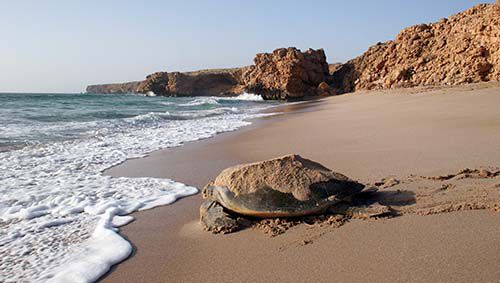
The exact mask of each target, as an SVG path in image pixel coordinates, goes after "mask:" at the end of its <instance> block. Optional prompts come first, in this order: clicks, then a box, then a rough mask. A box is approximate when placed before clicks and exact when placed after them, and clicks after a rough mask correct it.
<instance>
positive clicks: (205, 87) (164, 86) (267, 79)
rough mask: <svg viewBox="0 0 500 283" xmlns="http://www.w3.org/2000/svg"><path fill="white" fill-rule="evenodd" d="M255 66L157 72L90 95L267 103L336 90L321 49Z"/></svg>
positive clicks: (259, 59) (261, 59)
mask: <svg viewBox="0 0 500 283" xmlns="http://www.w3.org/2000/svg"><path fill="white" fill-rule="evenodd" d="M254 62H255V65H252V66H249V67H243V68H234V69H218V70H202V71H196V72H187V73H180V72H171V73H167V72H157V73H153V74H151V75H149V76H147V78H146V79H145V80H144V81H140V82H132V83H124V84H107V85H93V86H89V87H87V92H89V93H130V92H135V93H147V92H150V91H152V92H154V93H155V94H157V95H163V96H195V95H196V96H235V95H239V94H242V93H243V92H245V91H247V92H251V93H255V94H259V95H262V97H263V98H264V99H300V98H304V97H309V96H314V95H330V94H333V90H332V89H331V88H330V87H329V85H328V84H327V83H326V82H327V81H328V79H329V76H330V74H329V70H328V64H327V62H326V56H325V53H324V51H323V50H322V49H319V50H312V49H309V50H307V51H306V52H301V51H300V50H298V49H296V48H293V47H290V48H280V49H276V50H275V51H273V52H272V53H262V54H257V55H256V57H255V59H254Z"/></svg>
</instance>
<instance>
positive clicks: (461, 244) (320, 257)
mask: <svg viewBox="0 0 500 283" xmlns="http://www.w3.org/2000/svg"><path fill="white" fill-rule="evenodd" d="M288 108H290V109H282V110H285V114H283V115H280V116H277V117H273V118H267V119H261V120H258V121H256V123H254V125H253V126H250V127H247V128H244V129H241V130H239V131H237V132H236V133H228V134H222V135H219V136H217V137H215V138H212V139H209V140H205V141H201V142H194V143H190V144H187V145H185V146H183V147H180V148H175V149H168V150H163V151H159V152H155V153H154V154H152V155H151V156H149V157H147V158H142V159H135V160H129V161H127V162H125V163H124V164H122V165H120V166H117V167H115V168H112V169H111V170H109V171H108V172H107V173H108V174H110V175H113V176H132V177H133V176H137V177H138V176H152V177H164V178H172V179H174V180H177V181H180V182H184V183H187V184H190V185H194V186H197V187H202V186H203V185H204V184H205V183H206V182H208V181H209V180H210V179H211V178H214V177H215V176H216V175H217V174H218V173H219V172H220V170H222V169H223V168H225V167H227V166H230V165H234V164H239V163H245V162H250V161H258V160H262V159H267V158H272V157H276V156H280V155H284V154H288V153H299V154H301V155H302V156H304V157H306V158H310V159H313V160H315V161H318V162H320V163H322V164H324V165H325V166H327V167H329V168H331V169H333V170H335V171H338V172H341V173H343V174H345V175H347V176H349V177H352V178H354V179H358V180H359V181H361V182H364V183H375V182H377V181H380V180H381V179H382V178H395V179H397V180H400V183H399V184H391V185H388V186H387V188H384V189H383V191H384V190H385V191H387V192H395V191H398V190H399V191H406V190H408V191H410V192H412V197H413V199H414V201H413V202H408V203H405V205H404V206H402V207H401V211H402V212H403V213H404V215H403V216H400V217H395V218H392V219H379V220H353V221H350V222H349V223H347V224H345V225H343V226H342V227H340V228H334V227H332V226H330V225H314V226H308V225H305V224H304V225H298V226H295V227H293V228H291V229H290V230H288V231H287V232H286V233H285V234H282V235H279V236H277V237H274V238H270V237H268V236H266V235H264V234H263V233H262V231H259V230H257V229H247V230H244V231H241V232H238V233H234V234H229V235H212V234H209V233H207V232H203V231H201V228H200V226H199V224H198V223H197V218H198V207H199V204H200V202H201V199H200V196H194V197H190V198H186V199H182V200H180V201H178V202H177V203H175V204H173V205H170V206H166V207H161V208H157V209H153V210H150V211H144V212H140V213H136V214H135V217H136V221H135V222H133V223H132V224H129V225H128V226H125V227H123V228H122V234H123V235H125V236H126V237H128V238H129V239H130V241H131V242H132V243H133V244H134V245H135V246H136V252H135V254H134V255H133V256H132V257H131V258H130V259H128V260H127V261H125V262H123V263H122V264H120V265H118V266H117V267H116V268H114V269H113V271H112V272H111V273H110V274H108V276H106V277H105V278H104V279H103V281H105V282H181V281H182V282H186V281H187V282H193V281H196V282H198V281H205V282H215V281H219V282H262V281H266V282H267V281H278V280H279V281H288V282H303V281H318V282H323V281H325V282H326V281H329V282H331V281H335V282H387V281H396V282H429V281H439V282H471V281H472V282H499V280H500V268H499V267H500V244H499V243H500V213H498V212H497V211H495V210H498V208H499V207H500V196H499V194H500V192H499V191H500V177H499V176H496V177H495V176H491V177H488V178H475V177H478V176H477V174H476V175H474V174H472V176H467V174H462V175H460V176H458V177H455V178H451V177H450V179H446V178H445V179H443V180H428V179H425V178H421V177H419V176H438V175H446V174H451V173H457V172H458V171H460V170H462V169H464V168H473V169H475V168H478V169H479V168H486V169H488V170H490V171H491V172H496V170H498V166H499V165H500V110H499V109H500V86H499V85H498V84H481V85H470V86H465V87H455V88H449V89H448V88H441V89H432V90H428V89H412V90H397V91H374V92H369V93H356V94H349V95H344V96H337V97H331V98H327V99H323V100H322V101H314V102H308V103H305V104H304V105H302V106H300V107H297V105H294V106H290V107H288ZM288 110H291V111H288ZM471 177H473V178H471ZM392 185H394V186H392ZM469 208H476V209H477V208H486V209H481V210H473V211H469V210H468V209H469ZM458 210H467V211H458ZM445 211H458V212H452V213H442V212H445ZM417 213H418V214H417ZM433 213H437V214H435V215H426V214H433ZM422 215H425V216H422Z"/></svg>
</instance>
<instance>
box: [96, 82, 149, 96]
mask: <svg viewBox="0 0 500 283" xmlns="http://www.w3.org/2000/svg"><path fill="white" fill-rule="evenodd" d="M141 83H142V81H136V82H128V83H116V84H100V85H89V86H87V90H86V91H87V93H104V94H115V93H116V94H119V93H136V92H137V88H138V87H139V85H140V84H141Z"/></svg>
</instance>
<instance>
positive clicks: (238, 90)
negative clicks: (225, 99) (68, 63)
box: [87, 68, 245, 96]
mask: <svg viewBox="0 0 500 283" xmlns="http://www.w3.org/2000/svg"><path fill="white" fill-rule="evenodd" d="M243 70H245V68H235V69H216V70H201V71H196V72H186V73H180V72H171V73H167V72H156V73H153V74H151V75H148V76H147V77H146V79H145V80H144V81H139V82H131V83H122V84H104V85H92V86H88V87H87V92H88V93H147V92H150V91H152V92H154V93H155V94H156V95H162V96H195V95H196V96H236V95H239V94H242V93H243V91H244V88H243V85H241V74H242V72H243Z"/></svg>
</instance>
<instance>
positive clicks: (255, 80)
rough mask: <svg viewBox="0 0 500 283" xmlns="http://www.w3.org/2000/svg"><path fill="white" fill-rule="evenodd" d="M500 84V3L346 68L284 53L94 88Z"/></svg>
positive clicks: (319, 57) (269, 92)
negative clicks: (245, 64)
mask: <svg viewBox="0 0 500 283" xmlns="http://www.w3.org/2000/svg"><path fill="white" fill-rule="evenodd" d="M499 1H500V0H499ZM490 80H491V81H500V3H499V2H497V4H481V5H477V6H475V7H473V8H471V9H469V10H467V11H465V12H462V13H459V14H457V15H454V16H452V17H450V18H449V19H442V20H440V21H439V22H437V23H433V24H421V25H416V26H412V27H409V28H407V29H404V30H403V31H401V33H400V34H399V35H398V36H397V38H396V39H395V40H392V41H388V42H385V43H378V44H376V45H374V46H372V47H370V48H369V49H368V51H366V52H365V53H364V54H363V55H361V56H359V57H357V58H355V59H353V60H350V61H348V62H347V63H345V64H339V63H337V64H331V65H328V63H327V61H326V56H325V53H324V51H323V49H318V50H313V49H309V50H307V51H305V52H302V51H300V50H299V49H297V48H293V47H290V48H279V49H276V50H274V51H273V52H272V53H261V54H257V55H256V56H255V59H254V65H251V66H248V67H243V68H234V69H219V70H203V71H197V72H188V73H179V72H170V73H167V72H157V73H154V74H151V75H149V76H147V78H146V79H145V80H144V81H139V82H129V83H123V84H104V85H93V86H89V87H87V92H90V93H128V92H136V93H147V92H150V91H152V92H154V93H155V94H157V95H165V96H195V95H196V96H207V95H208V96H235V95H239V94H241V93H243V92H245V91H247V92H252V93H255V94H259V95H262V96H263V97H264V99H304V98H307V97H312V96H326V95H334V94H338V93H344V92H352V91H356V90H360V89H381V88H400V87H414V86H426V85H459V84H466V83H474V82H482V81H490Z"/></svg>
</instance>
